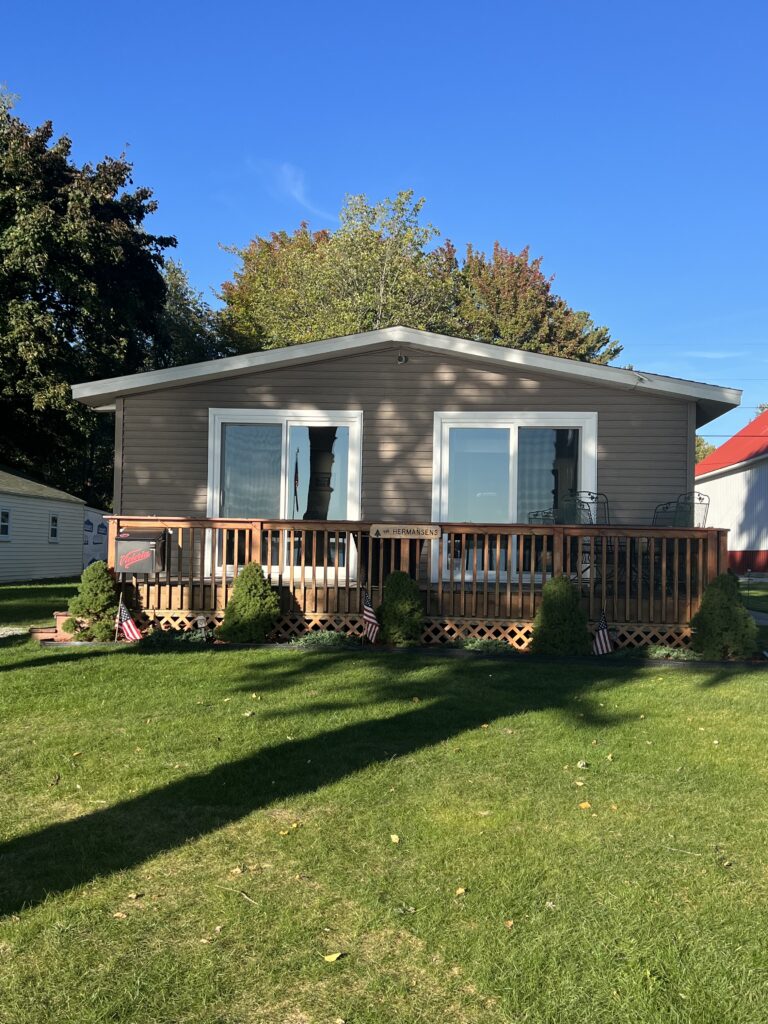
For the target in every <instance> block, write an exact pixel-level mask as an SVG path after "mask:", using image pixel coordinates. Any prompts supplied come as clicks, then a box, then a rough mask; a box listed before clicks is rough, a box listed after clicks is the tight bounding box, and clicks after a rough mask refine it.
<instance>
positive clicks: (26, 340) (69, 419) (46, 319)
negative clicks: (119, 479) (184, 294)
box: [0, 94, 175, 505]
mask: <svg viewBox="0 0 768 1024" xmlns="http://www.w3.org/2000/svg"><path fill="white" fill-rule="evenodd" d="M71 150H72V144H71V142H70V140H69V139H68V138H66V137H61V138H59V139H57V140H54V138H53V128H52V125H51V124H50V122H46V123H45V124H42V125H40V126H39V127H37V128H30V127H29V126H28V125H26V124H25V123H24V122H23V121H22V120H21V119H20V118H18V117H17V116H15V114H14V112H13V105H12V100H11V98H10V97H9V96H8V94H3V97H2V101H1V102H0V363H1V364H2V367H3V373H2V378H1V379H0V419H2V423H3V431H2V435H1V438H0V462H4V463H6V464H8V465H10V466H13V467H17V468H20V469H22V470H27V471H30V472H32V473H35V474H38V475H40V476H42V477H43V478H44V479H45V480H46V481H47V482H49V483H51V484H53V485H54V486H57V487H62V488H64V489H65V490H68V491H72V492H74V493H75V494H78V495H80V496H81V497H84V498H85V499H86V500H88V501H91V502H94V503H97V504H100V505H106V504H107V503H108V502H109V500H110V498H111V491H112V487H111V472H112V470H111V464H112V424H111V422H110V418H109V417H105V416H103V415H99V414H97V413H94V412H93V411H92V410H90V409H86V408H85V407H83V406H82V405H79V404H77V403H74V402H73V401H72V399H71V397H70V385H71V384H72V383H75V382H78V381H84V380H93V379H96V378H101V377H111V376H116V375H119V374H125V373H132V372H134V371H136V370H142V369H147V368H150V367H152V366H153V365H154V357H155V344H156V341H157V339H158V337H159V336H160V333H161V318H162V315H163V310H164V303H165V295H166V286H165V282H164V280H163V275H162V266H163V251H164V250H165V249H166V248H167V247H169V246H172V245H175V240H174V239H173V238H169V237H162V236H157V235H152V234H150V233H149V232H147V231H146V229H145V227H144V221H145V219H146V218H147V217H148V216H149V215H150V214H151V213H152V212H153V211H154V210H155V208H156V203H155V201H154V200H153V198H152V193H151V191H150V190H149V189H147V188H133V189H132V188H131V185H132V179H131V165H130V164H129V163H128V162H127V161H126V160H125V158H124V157H119V158H111V157H105V158H104V159H103V160H102V161H100V162H99V163H98V164H95V165H92V164H88V163H86V164H83V165H82V166H81V165H78V164H77V163H75V162H74V161H73V159H72V156H71Z"/></svg>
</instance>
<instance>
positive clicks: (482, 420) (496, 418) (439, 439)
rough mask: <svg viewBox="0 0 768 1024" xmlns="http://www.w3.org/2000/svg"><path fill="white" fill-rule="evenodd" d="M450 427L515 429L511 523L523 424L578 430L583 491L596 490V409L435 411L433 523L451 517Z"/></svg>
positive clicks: (511, 486) (511, 477)
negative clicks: (449, 495)
mask: <svg viewBox="0 0 768 1024" xmlns="http://www.w3.org/2000/svg"><path fill="white" fill-rule="evenodd" d="M451 427H500V428H502V429H508V430H511V431H513V434H514V436H513V438H512V443H511V445H510V466H509V476H510V494H509V520H508V522H509V523H514V522H515V516H516V515H517V473H516V472H515V463H516V460H517V450H518V444H517V431H518V429H519V428H520V427H552V428H571V429H577V430H578V431H579V486H578V488H577V489H578V490H580V491H596V490H597V413H596V412H557V411H554V412H436V413H435V418H434V428H433V435H432V522H433V523H441V522H446V521H447V516H448V432H449V430H450V428H451Z"/></svg>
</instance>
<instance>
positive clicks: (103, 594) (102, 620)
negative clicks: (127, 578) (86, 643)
mask: <svg viewBox="0 0 768 1024" xmlns="http://www.w3.org/2000/svg"><path fill="white" fill-rule="evenodd" d="M118 602H119V599H118V594H117V584H116V583H115V578H114V576H113V575H112V573H111V572H110V570H109V569H108V568H107V563H106V562H92V563H91V565H89V566H88V568H87V569H83V574H82V576H81V577H80V585H79V586H78V588H77V593H76V594H75V596H74V597H72V598H70V600H69V604H68V605H67V611H68V612H69V615H70V617H69V618H68V619H67V620H66V622H65V623H64V629H65V630H66V631H67V632H68V633H71V634H72V635H73V636H74V638H75V639H76V640H114V638H115V619H116V618H117V606H118Z"/></svg>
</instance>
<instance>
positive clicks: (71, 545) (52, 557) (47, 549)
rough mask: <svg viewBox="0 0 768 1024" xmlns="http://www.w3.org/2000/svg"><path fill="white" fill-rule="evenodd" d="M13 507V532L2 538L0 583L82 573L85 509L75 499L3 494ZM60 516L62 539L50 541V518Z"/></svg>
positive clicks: (0, 501)
mask: <svg viewBox="0 0 768 1024" xmlns="http://www.w3.org/2000/svg"><path fill="white" fill-rule="evenodd" d="M0 508H7V509H10V512H11V535H10V539H9V540H3V541H0V582H3V583H7V582H9V581H12V580H21V581H23V580H41V579H48V578H51V579H53V578H56V577H63V576H79V575H80V573H81V572H82V569H83V508H84V506H83V505H81V504H76V503H75V502H71V501H55V500H52V499H50V498H28V497H24V496H22V495H18V494H5V493H0ZM52 515H55V516H58V521H59V539H58V542H57V543H55V544H51V543H49V540H48V528H49V523H50V517H51V516H52Z"/></svg>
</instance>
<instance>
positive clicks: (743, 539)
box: [696, 412, 768, 573]
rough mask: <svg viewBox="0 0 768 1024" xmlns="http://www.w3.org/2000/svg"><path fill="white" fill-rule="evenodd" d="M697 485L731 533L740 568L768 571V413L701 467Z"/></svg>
mask: <svg viewBox="0 0 768 1024" xmlns="http://www.w3.org/2000/svg"><path fill="white" fill-rule="evenodd" d="M696 489H697V490H698V491H701V492H702V493H704V494H706V495H707V496H708V497H709V519H710V522H712V523H715V524H716V525H717V526H721V527H726V528H727V529H728V530H729V533H728V562H729V565H730V568H731V569H733V570H734V571H735V572H739V573H745V572H747V570H751V571H752V572H768V412H763V413H761V414H760V415H759V416H758V417H757V418H756V419H754V420H752V421H751V422H750V423H748V424H747V425H746V427H743V428H742V429H741V430H740V431H739V432H738V434H734V436H733V437H732V438H730V439H729V440H728V441H726V442H725V444H722V445H720V447H719V448H717V449H716V450H715V451H713V452H710V454H709V455H708V456H707V457H706V458H705V459H702V461H701V462H700V463H699V464H698V465H697V466H696Z"/></svg>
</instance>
